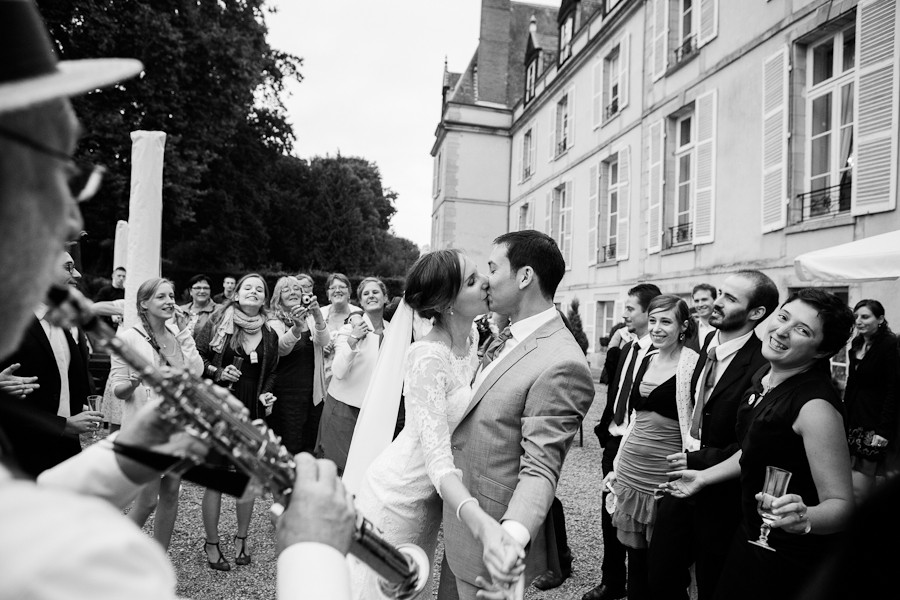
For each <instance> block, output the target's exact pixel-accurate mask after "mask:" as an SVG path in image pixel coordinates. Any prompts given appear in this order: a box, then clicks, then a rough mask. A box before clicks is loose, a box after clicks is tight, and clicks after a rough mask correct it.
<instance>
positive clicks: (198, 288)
mask: <svg viewBox="0 0 900 600" xmlns="http://www.w3.org/2000/svg"><path fill="white" fill-rule="evenodd" d="M191 289H192V290H194V291H195V292H208V291H209V286H208V285H195V286H194V287H192V288H191Z"/></svg>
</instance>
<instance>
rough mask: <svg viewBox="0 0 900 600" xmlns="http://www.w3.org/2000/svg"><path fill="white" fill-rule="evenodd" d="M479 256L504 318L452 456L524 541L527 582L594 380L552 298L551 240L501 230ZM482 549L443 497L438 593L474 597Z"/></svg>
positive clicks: (561, 267) (556, 274) (542, 560)
mask: <svg viewBox="0 0 900 600" xmlns="http://www.w3.org/2000/svg"><path fill="white" fill-rule="evenodd" d="M488 266H489V278H488V281H489V285H490V288H489V290H488V303H489V306H490V309H491V310H492V311H494V312H496V313H500V314H503V315H508V316H509V318H510V323H511V324H510V326H509V327H507V328H506V329H504V330H503V332H502V333H501V335H500V338H498V341H499V342H502V346H501V345H500V344H499V343H498V344H493V345H492V346H493V347H492V348H489V349H488V350H487V352H486V353H485V359H484V360H483V361H482V364H481V367H479V369H478V372H477V374H476V377H475V381H474V383H473V384H472V390H473V395H472V400H471V402H470V403H469V406H468V408H467V409H466V412H465V415H464V416H463V419H462V421H461V422H460V424H459V426H458V427H457V428H456V430H455V431H454V433H453V437H452V442H451V443H452V447H453V460H454V463H455V464H456V467H457V468H458V469H461V470H462V473H463V483H464V484H465V486H466V488H467V489H468V490H469V491H470V492H471V493H472V494H473V495H474V496H475V498H476V500H477V501H478V504H480V505H481V507H482V508H483V509H484V510H485V511H486V512H487V513H488V514H490V515H491V516H492V517H494V518H495V519H497V520H498V521H500V522H501V523H503V527H504V528H505V529H506V530H507V531H508V532H509V534H510V535H511V536H512V537H513V538H515V539H516V540H517V541H518V542H519V543H520V544H521V545H522V547H523V548H525V549H526V552H527V557H526V569H525V582H526V583H529V582H531V581H532V580H533V579H534V578H535V577H537V576H538V575H540V574H542V573H545V572H546V571H547V554H546V552H545V546H546V544H545V540H544V523H545V521H546V520H547V518H548V511H549V510H550V504H551V503H552V502H553V495H554V493H555V492H556V483H557V481H558V480H559V474H560V471H561V470H562V465H563V460H564V459H565V456H566V452H567V451H568V450H569V446H570V445H571V443H572V438H573V437H574V436H575V433H576V432H577V431H578V427H579V425H580V424H581V421H582V419H583V418H584V415H585V413H587V410H588V408H589V407H590V405H591V402H592V401H593V398H594V385H593V381H592V379H591V373H590V370H589V369H588V365H587V362H586V361H585V357H584V353H583V352H582V351H581V348H580V347H579V346H578V343H577V342H576V341H575V338H573V337H572V334H571V333H569V331H568V330H567V329H566V326H565V325H564V324H563V322H562V319H560V318H559V316H558V314H557V311H556V308H555V306H554V304H553V296H554V294H555V293H556V287H557V286H558V285H559V282H560V281H561V280H562V277H563V274H564V273H565V262H564V260H563V257H562V254H561V253H560V251H559V248H558V247H557V245H556V242H555V241H553V239H552V238H551V237H549V236H547V235H545V234H543V233H540V232H538V231H533V230H527V231H517V232H512V233H507V234H505V235H501V236H500V237H498V238H497V239H496V240H494V249H493V251H492V252H491V257H490V260H489V263H488ZM496 346H500V347H496ZM482 552H483V548H482V546H481V544H480V543H479V542H478V541H476V540H475V538H474V537H473V536H472V535H471V533H469V530H468V528H467V527H466V526H465V525H464V524H463V523H461V522H460V521H459V520H458V519H457V518H456V514H455V513H454V511H453V509H452V507H450V506H449V504H447V503H445V504H444V562H443V564H442V567H441V586H440V591H439V593H438V598H439V600H450V599H451V598H455V597H458V598H461V599H463V600H470V599H474V598H475V594H476V592H477V591H478V590H479V588H478V587H477V586H476V584H475V579H476V577H478V576H481V577H483V578H484V579H485V580H488V581H490V577H489V575H488V572H487V569H486V568H485V566H484V561H483V559H482ZM448 563H449V564H448ZM451 571H452V572H451ZM454 579H455V581H454ZM454 592H458V596H456V595H455V594H454Z"/></svg>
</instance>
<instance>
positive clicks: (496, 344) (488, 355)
mask: <svg viewBox="0 0 900 600" xmlns="http://www.w3.org/2000/svg"><path fill="white" fill-rule="evenodd" d="M511 337H512V332H510V330H509V325H507V326H506V328H504V329H503V331H501V332H500V335H499V336H497V338H496V339H495V340H494V341H493V342H491V344H490V345H489V346H488V348H487V350H485V351H484V356H483V357H482V358H481V368H482V370H483V369H486V368H487V366H488V365H489V364H491V361H493V360H494V359H495V358H497V356H499V355H500V353H501V352H503V346H505V345H506V340H508V339H509V338H511Z"/></svg>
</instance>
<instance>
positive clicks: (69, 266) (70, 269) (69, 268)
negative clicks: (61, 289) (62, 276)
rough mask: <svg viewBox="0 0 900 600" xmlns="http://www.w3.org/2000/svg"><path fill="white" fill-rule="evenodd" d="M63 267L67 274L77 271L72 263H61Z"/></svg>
mask: <svg viewBox="0 0 900 600" xmlns="http://www.w3.org/2000/svg"><path fill="white" fill-rule="evenodd" d="M63 269H64V270H65V271H66V273H68V274H69V275H74V274H75V273H77V272H78V270H77V269H76V268H75V265H74V264H73V263H65V264H63Z"/></svg>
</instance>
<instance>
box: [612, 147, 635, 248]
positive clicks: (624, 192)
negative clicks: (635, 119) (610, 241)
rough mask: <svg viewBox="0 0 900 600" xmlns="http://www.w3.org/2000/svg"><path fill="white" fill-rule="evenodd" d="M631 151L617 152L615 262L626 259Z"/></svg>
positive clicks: (627, 149) (628, 149)
mask: <svg viewBox="0 0 900 600" xmlns="http://www.w3.org/2000/svg"><path fill="white" fill-rule="evenodd" d="M630 169H631V149H630V148H624V149H623V150H620V151H619V222H618V228H617V230H616V260H627V259H628V224H629V222H630V220H629V218H628V217H629V216H630V214H631V195H630V192H631V186H630V185H629V181H630V180H631V173H630V171H629V170H630Z"/></svg>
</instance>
